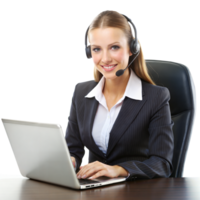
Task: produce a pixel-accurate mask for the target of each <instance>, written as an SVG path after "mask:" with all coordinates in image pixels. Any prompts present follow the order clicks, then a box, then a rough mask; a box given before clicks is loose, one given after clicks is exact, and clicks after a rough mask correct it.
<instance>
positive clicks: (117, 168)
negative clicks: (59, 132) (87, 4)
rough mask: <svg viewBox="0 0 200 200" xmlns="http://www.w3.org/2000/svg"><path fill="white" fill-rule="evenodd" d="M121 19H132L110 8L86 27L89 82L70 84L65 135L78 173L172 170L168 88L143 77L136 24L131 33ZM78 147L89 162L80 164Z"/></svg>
mask: <svg viewBox="0 0 200 200" xmlns="http://www.w3.org/2000/svg"><path fill="white" fill-rule="evenodd" d="M127 20H128V21H129V22H131V23H132V21H131V20H130V19H129V18H127V17H126V16H125V15H122V14H120V13H118V12H116V11H104V12H102V13H100V14H99V15H98V16H97V17H96V18H95V19H94V20H93V22H92V23H91V25H90V26H89V28H88V29H87V32H86V37H87V36H88V38H89V42H90V46H88V47H87V42H86V55H87V57H88V58H90V57H92V59H93V62H94V79H95V81H94V80H91V81H87V82H83V83H78V84H77V85H76V87H75V91H74V95H73V98H72V104H71V111H70V116H69V118H68V119H69V122H68V126H67V130H66V136H65V138H66V142H67V145H68V148H69V151H70V154H71V158H72V163H73V164H74V167H76V168H77V171H78V173H77V177H78V178H90V179H94V178H97V177H100V176H107V177H111V178H113V177H119V176H125V177H127V180H131V179H132V178H134V179H135V178H136V177H137V178H156V177H169V176H170V175H171V173H172V157H173V148H174V140H173V131H172V127H173V125H174V122H173V121H172V120H171V113H170V108H169V100H170V93H169V90H168V89H167V88H165V87H161V86H156V85H155V84H154V82H153V81H152V79H151V77H150V76H149V74H148V71H147V67H146V63H145V60H144V58H143V53H142V48H141V46H140V44H139V42H138V41H137V34H136V28H135V26H134V24H133V23H132V25H133V27H134V30H135V38H134V37H133V35H132V31H131V28H130V26H129V24H128V21H127ZM87 33H88V34H87ZM86 41H87V38H86ZM129 65H130V66H129ZM126 67H127V69H128V70H124V69H125V68H126ZM122 70H124V71H123V73H120V75H119V74H118V73H117V72H119V71H122ZM84 146H86V147H87V148H88V149H89V164H87V165H85V166H81V167H80V165H81V162H82V158H83V155H84Z"/></svg>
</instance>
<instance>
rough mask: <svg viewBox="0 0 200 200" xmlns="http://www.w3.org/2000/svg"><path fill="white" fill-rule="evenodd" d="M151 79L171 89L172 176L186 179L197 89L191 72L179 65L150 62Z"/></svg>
mask: <svg viewBox="0 0 200 200" xmlns="http://www.w3.org/2000/svg"><path fill="white" fill-rule="evenodd" d="M146 65H147V69H148V72H149V75H150V77H151V78H152V80H153V81H154V82H155V84H156V85H159V86H164V87H167V88H168V89H169V91H170V95H171V99H170V101H169V104H170V110H171V116H172V120H173V121H174V126H173V133H174V155H173V168H174V169H173V172H172V175H171V177H182V173H183V169H184V163H185V157H186V153H187V149H188V145H189V141H190V136H191V132H192V126H193V121H194V114H195V105H196V102H195V101H196V95H195V87H194V83H193V80H192V77H191V74H190V72H189V69H188V68H187V67H186V66H184V65H182V64H179V63H174V62H168V61H159V60H146Z"/></svg>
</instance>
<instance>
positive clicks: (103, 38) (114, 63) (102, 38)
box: [89, 27, 132, 79]
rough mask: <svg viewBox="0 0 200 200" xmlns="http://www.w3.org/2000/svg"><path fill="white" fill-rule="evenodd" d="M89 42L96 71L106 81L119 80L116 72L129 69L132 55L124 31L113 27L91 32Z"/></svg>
mask: <svg viewBox="0 0 200 200" xmlns="http://www.w3.org/2000/svg"><path fill="white" fill-rule="evenodd" d="M89 42H90V44H91V52H92V58H93V61H94V64H95V67H96V69H97V70H98V71H99V72H100V73H101V74H102V75H103V76H104V77H105V78H106V79H115V78H118V77H117V76H116V72H117V71H118V70H120V69H125V68H126V67H127V65H128V60H129V56H131V55H132V53H131V52H130V49H129V45H128V42H127V39H126V37H125V35H124V33H123V32H122V30H121V29H119V28H112V27H109V28H98V29H94V30H92V31H90V32H89ZM126 73H128V70H126ZM124 74H125V73H124Z"/></svg>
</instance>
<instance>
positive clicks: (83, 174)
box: [78, 164, 102, 178]
mask: <svg viewBox="0 0 200 200" xmlns="http://www.w3.org/2000/svg"><path fill="white" fill-rule="evenodd" d="M100 170H102V166H101V165H97V164H96V165H95V166H94V165H93V166H87V167H86V168H85V169H83V170H81V171H80V173H79V174H78V178H88V177H90V176H92V175H93V174H95V173H97V172H98V171H100Z"/></svg>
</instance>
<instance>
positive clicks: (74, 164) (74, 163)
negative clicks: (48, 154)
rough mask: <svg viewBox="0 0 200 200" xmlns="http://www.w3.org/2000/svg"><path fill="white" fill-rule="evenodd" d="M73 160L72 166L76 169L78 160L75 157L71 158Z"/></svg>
mask: <svg viewBox="0 0 200 200" xmlns="http://www.w3.org/2000/svg"><path fill="white" fill-rule="evenodd" d="M71 160H72V164H73V166H74V168H75V167H76V159H75V158H74V157H72V156H71Z"/></svg>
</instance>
